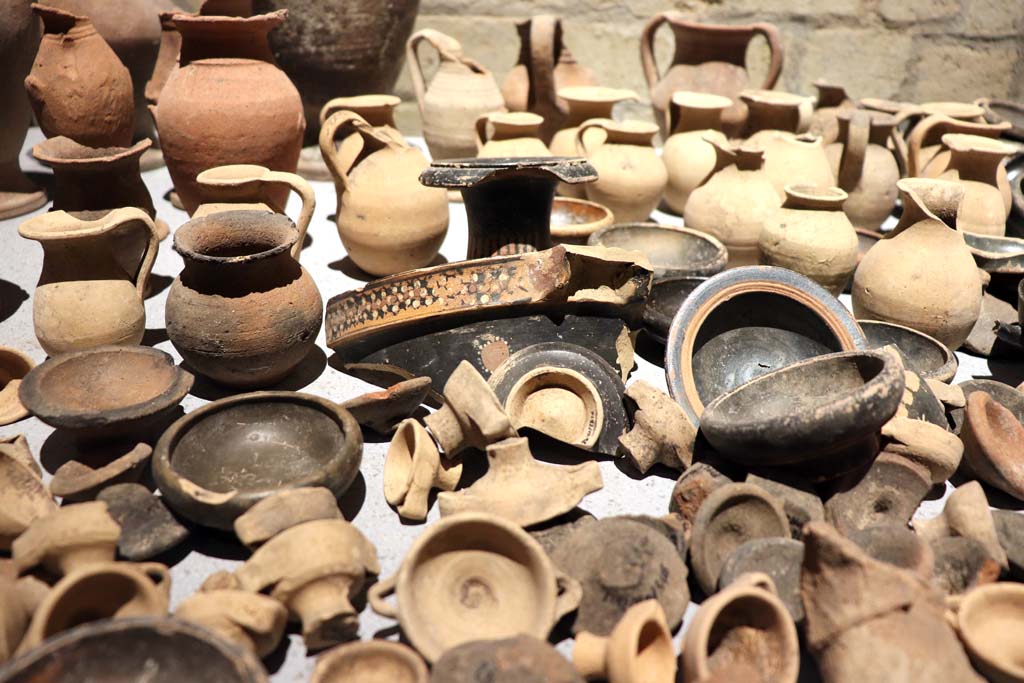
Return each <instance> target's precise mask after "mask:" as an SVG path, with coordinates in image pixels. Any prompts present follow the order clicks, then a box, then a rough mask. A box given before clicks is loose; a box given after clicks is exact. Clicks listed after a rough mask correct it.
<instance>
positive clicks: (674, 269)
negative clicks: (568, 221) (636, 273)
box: [587, 223, 728, 280]
mask: <svg viewBox="0 0 1024 683" xmlns="http://www.w3.org/2000/svg"><path fill="white" fill-rule="evenodd" d="M587 244H589V245H590V246H592V247H593V246H599V247H617V248H619V249H628V250H630V251H639V252H640V253H642V254H643V255H644V256H646V257H647V259H648V260H649V261H650V262H651V265H652V266H654V279H655V280H661V279H664V278H670V277H681V276H684V275H688V276H696V277H710V276H712V275H716V274H718V273H721V272H722V271H723V270H724V269H725V263H726V261H727V260H728V253H727V252H726V249H725V245H724V244H722V243H721V242H719V241H718V240H717V239H715V238H714V237H712V236H711V235H708V234H707V233H703V232H700V231H699V230H689V229H687V228H677V227H675V226H671V225H660V224H658V223H617V224H616V225H611V226H609V227H607V228H604V229H602V230H598V231H597V232H595V233H594V234H592V235H591V236H590V238H589V239H588V240H587Z"/></svg>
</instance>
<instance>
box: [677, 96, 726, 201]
mask: <svg viewBox="0 0 1024 683" xmlns="http://www.w3.org/2000/svg"><path fill="white" fill-rule="evenodd" d="M731 105H732V100H730V99H729V98H728V97H721V96H720V95H707V94H705V93H697V92H686V91H681V92H676V93H673V94H672V101H671V102H670V103H669V110H668V116H669V124H668V130H669V133H670V134H669V138H668V139H667V140H665V147H664V149H663V150H662V153H661V159H662V161H664V162H665V168H667V169H668V185H667V186H666V187H665V203H666V204H667V205H668V207H669V208H670V209H672V210H673V211H675V212H676V213H678V214H680V215H682V213H683V211H684V210H685V209H686V201H687V200H688V199H689V198H690V193H691V192H693V191H694V190H695V189H697V188H698V187H700V186H701V184H703V183H704V181H706V180H707V179H708V177H710V176H711V173H712V172H713V171H714V170H715V161H716V159H717V157H718V155H717V153H716V152H715V148H714V146H713V145H712V144H711V143H710V142H708V141H707V140H706V139H705V138H708V139H712V140H715V141H716V142H718V143H719V144H720V145H726V144H728V143H729V141H728V140H727V139H726V137H725V134H724V133H722V112H723V111H725V110H726V108H728V107H730V106H731Z"/></svg>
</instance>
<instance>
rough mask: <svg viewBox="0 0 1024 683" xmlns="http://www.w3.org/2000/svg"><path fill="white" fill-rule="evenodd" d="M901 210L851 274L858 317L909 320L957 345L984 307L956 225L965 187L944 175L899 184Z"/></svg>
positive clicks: (976, 275) (974, 269)
mask: <svg viewBox="0 0 1024 683" xmlns="http://www.w3.org/2000/svg"><path fill="white" fill-rule="evenodd" d="M897 187H899V190H900V195H901V197H902V198H903V215H902V216H901V218H900V222H899V224H898V225H897V226H896V227H895V228H893V230H892V232H890V233H889V234H888V235H887V236H886V238H885V239H882V240H879V241H878V242H877V243H876V244H875V246H873V247H871V249H870V250H869V251H868V253H867V254H865V255H864V258H863V259H862V260H861V262H860V265H859V266H857V271H856V273H854V276H853V288H852V295H853V311H854V314H855V315H856V316H857V317H858V318H867V319H871V320H882V321H885V322H892V323H897V324H899V325H906V326H907V327H912V328H914V329H915V330H919V331H921V332H924V333H925V334H928V335H931V336H932V337H935V338H936V339H938V340H939V341H940V342H942V343H943V344H945V345H946V346H948V347H949V348H950V349H952V350H955V349H958V348H959V347H960V345H961V344H962V343H963V342H964V340H966V339H967V336H968V335H969V334H970V332H971V329H972V328H973V327H974V324H975V323H976V322H977V320H978V315H979V314H980V311H981V296H982V288H981V277H980V275H979V270H978V267H977V266H976V265H975V263H974V257H973V256H971V251H970V249H968V247H967V244H966V242H964V236H963V233H960V232H958V231H957V230H956V222H957V213H958V210H959V206H960V201H961V200H962V198H963V188H962V186H960V185H959V184H957V183H953V182H949V181H943V180H925V179H917V178H904V179H903V180H900V181H899V183H897Z"/></svg>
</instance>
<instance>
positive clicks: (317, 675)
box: [310, 640, 430, 683]
mask: <svg viewBox="0 0 1024 683" xmlns="http://www.w3.org/2000/svg"><path fill="white" fill-rule="evenodd" d="M429 679H430V674H429V673H428V672H427V665H426V664H425V663H424V662H423V660H422V659H421V658H420V656H419V655H418V654H416V651H415V650H413V649H412V648H411V647H409V646H408V645H402V644H401V643H392V642H390V641H387V640H367V641H363V642H356V643H346V644H344V645H339V646H338V647H335V648H332V649H330V650H328V651H327V652H325V653H323V654H322V655H320V656H319V657H317V658H316V668H315V669H314V670H313V677H312V678H310V683H352V682H355V681H388V683H427V681H428V680H429Z"/></svg>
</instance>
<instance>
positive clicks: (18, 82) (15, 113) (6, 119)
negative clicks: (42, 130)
mask: <svg viewBox="0 0 1024 683" xmlns="http://www.w3.org/2000/svg"><path fill="white" fill-rule="evenodd" d="M29 4H30V3H29V0H3V2H0V15H3V17H4V20H3V21H2V22H0V64H3V65H4V66H3V68H2V69H0V97H2V98H3V102H4V106H3V107H2V108H0V219H4V218H11V217H13V216H20V215H21V214H23V213H28V212H29V211H33V210H35V209H38V208H39V207H40V206H42V205H43V204H45V203H46V194H45V193H44V192H42V191H41V190H40V189H39V188H37V187H35V186H34V185H33V184H32V182H31V181H30V180H29V179H28V178H26V177H25V175H24V174H23V173H22V172H21V166H20V164H19V162H18V156H19V155H20V154H21V145H22V143H23V142H24V141H25V135H26V133H27V132H28V127H29V124H30V123H31V122H32V112H31V109H30V107H29V102H28V97H26V95H25V84H24V80H25V76H27V75H28V72H29V69H31V68H32V55H33V54H34V52H35V50H36V46H37V45H38V44H39V28H38V27H37V26H36V18H35V16H33V14H32V10H31V9H30V7H29Z"/></svg>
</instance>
